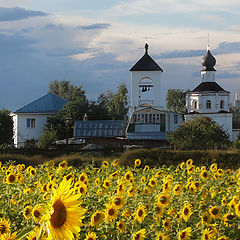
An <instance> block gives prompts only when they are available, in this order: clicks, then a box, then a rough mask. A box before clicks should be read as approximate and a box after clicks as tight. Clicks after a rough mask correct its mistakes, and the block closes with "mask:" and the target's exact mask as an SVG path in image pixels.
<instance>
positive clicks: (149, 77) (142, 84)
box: [130, 43, 163, 114]
mask: <svg viewBox="0 0 240 240" xmlns="http://www.w3.org/2000/svg"><path fill="white" fill-rule="evenodd" d="M130 72H131V103H130V114H131V113H132V112H133V111H136V110H139V109H142V108H143V107H147V106H151V107H153V108H157V109H162V108H163V107H162V105H163V103H162V97H163V93H162V91H161V74H162V72H163V70H162V68H161V67H159V65H158V64H157V63H156V62H155V61H154V60H153V59H152V58H151V57H150V56H149V55H148V44H147V43H146V44H145V54H144V55H143V57H142V58H141V59H140V60H139V61H138V62H137V63H136V64H135V65H134V66H133V67H132V68H131V69H130Z"/></svg>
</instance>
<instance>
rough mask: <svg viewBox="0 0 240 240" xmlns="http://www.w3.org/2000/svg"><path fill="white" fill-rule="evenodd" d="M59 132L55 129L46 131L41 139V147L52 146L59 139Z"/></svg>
mask: <svg viewBox="0 0 240 240" xmlns="http://www.w3.org/2000/svg"><path fill="white" fill-rule="evenodd" d="M57 140H58V138H57V133H56V131H54V130H51V131H49V130H47V131H44V133H43V134H42V136H41V138H40V140H39V147H40V148H49V147H51V146H52V145H53V144H54V142H55V141H57Z"/></svg>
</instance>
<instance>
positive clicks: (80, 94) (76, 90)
mask: <svg viewBox="0 0 240 240" xmlns="http://www.w3.org/2000/svg"><path fill="white" fill-rule="evenodd" d="M49 92H50V93H54V94H56V95H58V96H60V97H62V98H65V99H66V100H68V101H79V102H87V98H86V95H85V91H84V90H82V86H81V85H80V86H79V87H77V86H74V85H72V84H70V81H66V80H61V81H58V80H54V81H53V82H50V84H49Z"/></svg>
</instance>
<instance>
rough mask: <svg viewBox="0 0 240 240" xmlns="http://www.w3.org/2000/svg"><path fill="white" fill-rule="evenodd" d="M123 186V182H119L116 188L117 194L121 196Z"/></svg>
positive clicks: (123, 189)
mask: <svg viewBox="0 0 240 240" xmlns="http://www.w3.org/2000/svg"><path fill="white" fill-rule="evenodd" d="M125 188H126V187H125V184H124V182H120V183H119V184H118V186H117V194H123V193H124V191H125Z"/></svg>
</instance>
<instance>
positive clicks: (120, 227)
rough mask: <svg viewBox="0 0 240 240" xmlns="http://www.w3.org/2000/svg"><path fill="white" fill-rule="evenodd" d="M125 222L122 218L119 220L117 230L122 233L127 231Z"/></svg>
mask: <svg viewBox="0 0 240 240" xmlns="http://www.w3.org/2000/svg"><path fill="white" fill-rule="evenodd" d="M125 226H126V224H125V222H124V221H123V220H120V221H118V222H117V230H118V231H119V232H121V233H124V232H125Z"/></svg>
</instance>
